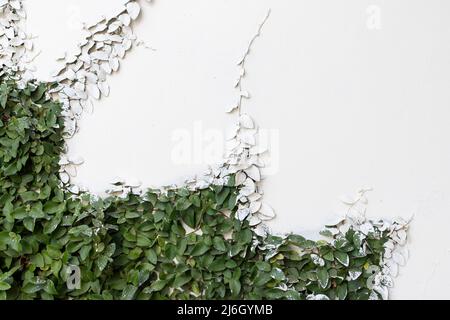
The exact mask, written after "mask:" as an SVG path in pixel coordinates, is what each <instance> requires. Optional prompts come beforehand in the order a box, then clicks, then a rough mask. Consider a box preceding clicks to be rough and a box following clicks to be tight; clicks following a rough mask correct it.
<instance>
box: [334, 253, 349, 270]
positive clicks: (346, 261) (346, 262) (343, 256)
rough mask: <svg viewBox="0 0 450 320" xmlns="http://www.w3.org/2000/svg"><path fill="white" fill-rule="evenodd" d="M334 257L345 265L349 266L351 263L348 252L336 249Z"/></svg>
mask: <svg viewBox="0 0 450 320" xmlns="http://www.w3.org/2000/svg"><path fill="white" fill-rule="evenodd" d="M334 257H335V258H336V260H337V261H339V262H340V263H341V264H342V265H344V266H345V267H348V265H349V263H350V258H349V256H348V254H346V253H344V252H340V251H336V252H335V253H334Z"/></svg>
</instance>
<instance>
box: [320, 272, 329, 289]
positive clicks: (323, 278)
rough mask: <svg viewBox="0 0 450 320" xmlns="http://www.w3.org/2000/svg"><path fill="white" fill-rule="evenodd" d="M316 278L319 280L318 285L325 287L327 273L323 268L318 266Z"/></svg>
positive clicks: (327, 279) (326, 284)
mask: <svg viewBox="0 0 450 320" xmlns="http://www.w3.org/2000/svg"><path fill="white" fill-rule="evenodd" d="M317 279H318V280H319V285H320V286H321V287H322V288H323V289H325V288H326V287H327V286H328V282H329V275H328V271H327V269H325V268H319V269H318V270H317Z"/></svg>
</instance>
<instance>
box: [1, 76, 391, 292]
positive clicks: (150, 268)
mask: <svg viewBox="0 0 450 320" xmlns="http://www.w3.org/2000/svg"><path fill="white" fill-rule="evenodd" d="M53 87H54V84H48V83H37V82H34V81H31V82H28V83H27V84H26V85H25V86H24V87H23V86H19V85H18V83H17V79H15V78H14V76H11V75H5V74H3V75H0V115H1V116H0V146H1V147H0V210H1V211H0V212H1V214H0V299H369V298H383V290H384V288H387V287H389V286H391V285H392V284H391V283H390V282H391V280H390V278H389V277H387V276H385V275H383V273H382V272H381V269H382V267H383V266H382V259H383V254H384V252H385V247H384V245H385V243H386V242H387V241H388V240H389V234H388V230H383V231H382V228H377V227H375V228H374V229H373V230H372V231H371V232H369V233H368V234H367V235H365V234H363V233H361V232H360V231H357V230H355V229H354V228H352V227H351V228H349V229H348V230H347V231H345V232H339V233H334V232H330V231H325V232H324V233H323V234H324V235H325V236H328V237H329V240H327V241H325V240H321V241H310V240H307V239H305V238H304V237H302V236H300V235H294V234H290V235H287V236H275V235H268V236H267V237H260V236H258V235H257V234H255V232H254V231H253V229H252V227H251V226H250V224H249V222H248V221H247V220H244V221H240V220H239V219H236V218H235V216H236V212H237V210H238V205H237V200H236V199H237V196H238V194H239V188H240V187H237V186H235V183H234V180H235V179H234V175H230V176H229V177H228V179H227V182H226V183H225V185H212V186H209V187H206V188H204V189H199V190H189V189H187V188H178V189H171V190H153V189H150V190H147V191H146V192H145V193H144V194H142V195H137V194H133V193H129V194H128V195H127V196H126V197H117V196H108V197H106V198H99V197H97V196H94V195H91V194H89V193H81V194H79V195H74V194H72V193H71V192H68V190H67V189H66V187H64V186H63V184H62V183H61V181H60V179H59V176H58V172H59V169H60V165H59V159H60V155H61V154H62V153H63V149H64V138H63V131H64V121H63V117H62V116H61V103H59V102H58V101H54V100H53V99H52V98H51V96H50V95H49V94H48V92H49V91H50V90H51V89H52V88H53ZM70 266H78V267H79V269H80V271H81V274H80V275H81V278H80V287H79V288H78V289H74V290H71V289H69V287H68V286H67V283H66V281H67V278H68V276H69V274H68V270H69V267H70Z"/></svg>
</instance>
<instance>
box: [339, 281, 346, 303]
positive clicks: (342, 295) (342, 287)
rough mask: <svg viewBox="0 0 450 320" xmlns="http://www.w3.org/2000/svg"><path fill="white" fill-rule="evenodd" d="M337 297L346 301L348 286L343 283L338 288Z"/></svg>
mask: <svg viewBox="0 0 450 320" xmlns="http://www.w3.org/2000/svg"><path fill="white" fill-rule="evenodd" d="M337 296H338V298H339V300H345V298H346V297H347V284H345V283H343V284H341V285H339V286H338V287H337Z"/></svg>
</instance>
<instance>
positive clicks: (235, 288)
mask: <svg viewBox="0 0 450 320" xmlns="http://www.w3.org/2000/svg"><path fill="white" fill-rule="evenodd" d="M230 290H231V294H232V295H233V296H237V295H239V292H240V291H241V283H240V282H239V280H238V279H231V280H230Z"/></svg>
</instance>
